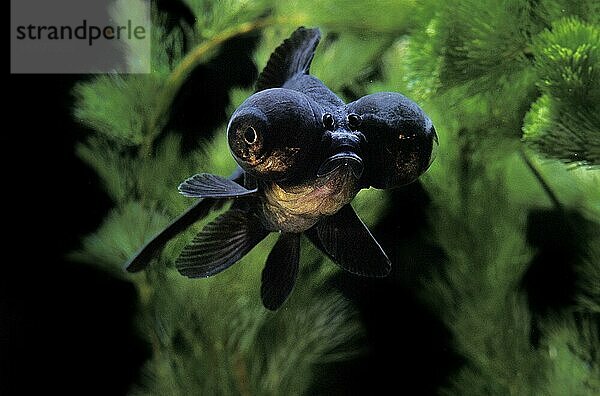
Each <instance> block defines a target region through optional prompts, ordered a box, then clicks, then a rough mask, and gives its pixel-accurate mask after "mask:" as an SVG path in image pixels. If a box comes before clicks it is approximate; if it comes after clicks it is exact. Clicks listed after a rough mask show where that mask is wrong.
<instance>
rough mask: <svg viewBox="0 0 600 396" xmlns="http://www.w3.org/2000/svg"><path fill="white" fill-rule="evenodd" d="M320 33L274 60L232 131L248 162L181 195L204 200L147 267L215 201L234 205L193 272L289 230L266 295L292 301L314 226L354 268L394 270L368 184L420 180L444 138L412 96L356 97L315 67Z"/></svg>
mask: <svg viewBox="0 0 600 396" xmlns="http://www.w3.org/2000/svg"><path fill="white" fill-rule="evenodd" d="M320 37H321V36H320V32H319V30H318V29H305V28H299V29H297V30H296V31H295V32H294V33H293V34H292V36H291V37H290V38H288V39H287V40H285V41H284V42H283V43H282V44H281V45H280V46H279V47H278V48H277V49H276V50H275V52H274V53H273V54H272V55H271V57H270V59H269V61H268V63H267V66H266V67H265V69H264V70H263V71H262V73H261V74H260V76H259V78H258V81H257V86H256V88H257V89H256V93H254V94H253V95H252V96H250V97H249V98H248V99H246V101H245V102H244V103H242V104H241V105H240V107H239V108H238V109H237V110H236V111H235V112H234V113H233V115H232V117H231V120H230V122H229V124H228V126H227V137H228V143H229V148H230V150H231V154H232V155H233V157H234V159H235V160H236V162H237V163H238V165H239V168H238V170H237V171H236V173H235V174H234V175H232V176H231V177H230V178H223V177H220V176H216V175H212V174H198V175H195V176H192V177H190V178H189V179H187V180H185V181H184V182H183V183H181V185H180V186H179V191H180V192H181V193H182V194H183V195H185V196H187V197H194V198H199V199H200V200H199V201H198V203H196V204H195V205H194V206H192V207H191V208H190V209H189V210H188V211H187V212H185V213H184V214H183V215H181V216H180V217H179V218H177V219H176V220H174V221H173V222H172V223H171V224H170V225H169V226H168V227H167V228H166V229H165V230H163V231H162V232H161V233H159V234H158V235H157V236H156V237H154V238H153V239H152V240H151V241H150V242H149V243H147V244H146V245H145V246H144V247H143V248H142V249H141V250H140V251H139V252H138V253H137V254H136V256H134V257H133V259H132V260H131V261H130V262H129V263H128V264H127V270H128V271H131V272H135V271H139V270H141V269H143V268H144V267H145V266H146V265H147V264H148V262H149V261H150V259H151V258H152V256H153V255H154V254H155V253H156V251H158V250H159V249H160V248H161V247H162V246H163V245H164V244H165V243H166V242H167V241H168V240H170V239H171V238H173V237H174V236H175V235H177V234H178V233H180V232H181V231H183V230H184V229H186V228H187V227H188V226H190V225H191V224H193V223H194V222H195V221H197V220H198V219H200V218H202V217H204V216H205V215H206V214H207V213H208V211H210V210H211V208H213V206H214V205H218V204H219V203H220V202H222V201H223V200H227V199H235V201H234V202H233V204H232V205H231V208H230V209H229V210H228V211H226V212H225V213H223V214H222V215H221V216H219V217H218V218H217V219H216V220H214V221H213V222H211V223H209V224H208V225H206V226H205V227H204V228H203V229H202V231H201V232H200V233H199V234H198V235H196V237H195V238H194V239H193V240H192V241H191V242H190V243H189V244H188V245H187V246H186V247H185V248H184V249H183V251H182V252H181V254H180V256H179V257H178V259H177V260H176V263H175V265H176V268H177V269H178V270H179V272H180V273H182V274H183V275H185V276H188V277H191V278H201V277H208V276H211V275H215V274H217V273H219V272H221V271H223V270H225V269H226V268H228V267H229V266H231V265H233V264H234V263H236V262H237V261H238V260H240V259H241V258H242V257H243V256H244V255H245V254H246V253H248V252H249V251H250V250H251V249H252V248H253V247H254V246H256V244H258V243H259V242H260V241H261V240H263V239H264V238H265V237H266V236H267V235H268V234H269V233H270V232H279V233H280V236H279V239H278V241H277V242H276V244H275V246H274V247H273V249H272V251H271V253H270V254H269V256H268V257H267V261H266V265H265V267H264V270H263V272H262V285H261V298H262V301H263V304H264V305H265V307H267V308H269V309H272V310H275V309H277V308H279V307H280V306H281V305H282V304H283V303H284V302H285V300H286V298H287V297H288V296H289V294H290V293H291V291H292V288H293V286H294V283H295V280H296V275H297V273H298V266H299V261H300V235H301V234H302V233H304V234H305V235H306V236H307V237H308V238H309V239H310V240H311V241H312V242H313V243H314V244H315V245H316V246H317V247H319V248H320V249H321V250H322V251H323V252H324V253H325V254H326V255H328V256H329V257H330V258H331V259H332V260H333V261H334V262H335V263H337V264H338V265H339V266H340V267H342V268H343V269H345V270H346V271H349V272H351V273H353V274H357V275H363V276H373V277H383V276H386V275H387V274H388V273H389V272H390V269H391V263H390V260H389V259H388V257H387V256H386V254H385V252H384V251H383V250H382V249H381V247H380V246H379V244H378V243H377V241H376V240H375V239H374V238H373V236H372V235H371V233H370V232H369V230H368V229H367V227H366V226H365V225H364V224H363V222H362V221H361V220H360V218H359V217H358V216H357V215H356V213H355V212H354V210H353V209H352V207H351V206H350V202H351V201H352V199H353V198H354V197H355V196H356V194H357V193H358V191H359V190H360V189H363V188H369V187H375V188H380V189H387V188H393V187H398V186H401V185H404V184H407V183H410V182H412V181H414V180H416V179H417V178H418V177H419V176H420V175H421V174H422V173H423V172H425V170H427V168H428V167H429V165H430V164H431V162H432V161H433V158H434V154H435V149H436V148H437V145H438V140H437V135H436V132H435V128H434V127H433V124H432V122H431V120H430V119H429V118H428V117H427V116H426V115H425V113H424V112H423V111H422V110H421V108H419V106H418V105H417V104H416V103H414V102H413V101H411V100H410V99H408V98H406V97H404V96H402V95H400V94H397V93H392V92H383V93H377V94H372V95H367V96H364V97H362V98H360V99H359V100H357V101H355V102H352V103H349V104H345V103H344V102H343V101H342V100H341V99H340V98H339V97H338V96H336V95H335V94H334V93H333V92H332V91H331V90H329V89H328V88H327V87H326V86H325V85H324V84H323V83H322V82H321V81H320V80H318V79H317V78H315V77H314V76H311V75H310V74H309V68H310V64H311V62H312V59H313V56H314V52H315V49H316V47H317V45H318V43H319V40H320Z"/></svg>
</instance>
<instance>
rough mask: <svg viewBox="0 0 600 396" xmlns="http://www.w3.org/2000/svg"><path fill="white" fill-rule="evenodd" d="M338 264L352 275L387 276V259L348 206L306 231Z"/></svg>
mask: <svg viewBox="0 0 600 396" xmlns="http://www.w3.org/2000/svg"><path fill="white" fill-rule="evenodd" d="M306 235H307V236H308V238H309V239H310V240H311V241H312V242H313V243H314V244H315V245H316V246H317V247H318V248H319V249H321V250H323V251H324V252H325V253H326V254H327V255H328V256H329V257H330V258H331V259H332V260H333V261H334V262H335V263H336V264H337V265H339V266H340V267H342V268H343V269H344V270H346V271H348V272H350V273H353V274H355V275H362V276H369V277H384V276H387V275H388V274H389V272H390V269H391V263H390V259H389V258H388V257H387V255H386V254H385V252H384V251H383V249H381V246H379V243H378V242H377V241H376V240H375V238H373V235H371V232H370V231H369V229H368V228H367V226H365V224H364V223H363V222H362V220H361V219H360V218H359V217H358V215H357V214H356V212H354V209H352V206H350V205H349V204H348V205H346V206H344V207H343V208H342V209H340V210H339V211H338V212H337V213H336V214H334V215H331V216H327V217H325V218H323V219H322V220H321V221H319V222H318V223H317V224H316V225H315V226H314V227H312V228H311V229H309V230H307V231H306Z"/></svg>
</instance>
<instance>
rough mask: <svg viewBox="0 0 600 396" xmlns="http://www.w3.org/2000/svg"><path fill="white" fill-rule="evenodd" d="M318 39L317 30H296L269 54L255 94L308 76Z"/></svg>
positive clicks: (319, 36) (319, 34)
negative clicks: (301, 76)
mask: <svg viewBox="0 0 600 396" xmlns="http://www.w3.org/2000/svg"><path fill="white" fill-rule="evenodd" d="M320 39H321V32H320V31H319V29H306V28H304V27H300V28H298V29H296V31H294V33H292V35H291V36H290V37H289V38H287V39H285V40H284V41H283V43H282V44H281V45H280V46H279V47H277V49H275V51H274V52H273V53H272V54H271V57H270V58H269V61H268V62H267V66H265V68H264V69H263V71H262V72H261V73H260V75H259V76H258V80H257V81H256V92H259V91H263V90H265V89H267V88H277V87H281V86H282V85H283V84H285V82H286V81H288V80H289V79H291V78H292V77H294V76H296V75H299V74H300V75H301V74H308V72H309V69H310V64H311V62H312V60H313V57H314V55H315V49H316V48H317V45H318V44H319V40H320Z"/></svg>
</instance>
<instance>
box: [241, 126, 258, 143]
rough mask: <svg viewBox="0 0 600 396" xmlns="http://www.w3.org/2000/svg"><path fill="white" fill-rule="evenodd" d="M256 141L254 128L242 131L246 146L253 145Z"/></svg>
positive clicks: (256, 136)
mask: <svg viewBox="0 0 600 396" xmlns="http://www.w3.org/2000/svg"><path fill="white" fill-rule="evenodd" d="M257 139H258V134H257V133H256V130H255V129H254V128H252V127H251V126H249V127H247V128H246V129H245V130H244V141H245V142H246V144H254V143H256V140H257Z"/></svg>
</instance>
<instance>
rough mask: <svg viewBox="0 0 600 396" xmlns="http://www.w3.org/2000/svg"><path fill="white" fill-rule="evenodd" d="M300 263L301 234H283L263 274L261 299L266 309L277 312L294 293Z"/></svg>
mask: <svg viewBox="0 0 600 396" xmlns="http://www.w3.org/2000/svg"><path fill="white" fill-rule="evenodd" d="M299 262H300V234H290V233H282V234H281V235H280V236H279V239H278V240H277V242H276V243H275V246H273V249H272V250H271V253H269V257H267V262H266V264H265V268H264V269H263V272H262V278H261V287H260V297H261V299H262V302H263V305H264V306H265V308H267V309H270V310H271V311H275V310H277V309H279V307H281V305H283V303H284V302H285V300H287V298H288V296H289V295H290V293H291V292H292V289H293V288H294V284H295V283H296V277H297V276H298V264H299Z"/></svg>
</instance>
